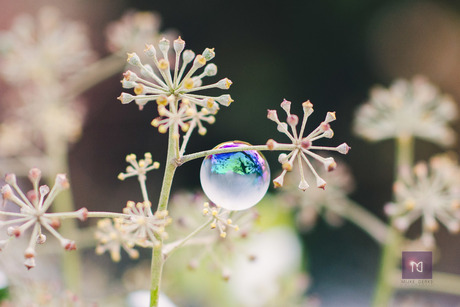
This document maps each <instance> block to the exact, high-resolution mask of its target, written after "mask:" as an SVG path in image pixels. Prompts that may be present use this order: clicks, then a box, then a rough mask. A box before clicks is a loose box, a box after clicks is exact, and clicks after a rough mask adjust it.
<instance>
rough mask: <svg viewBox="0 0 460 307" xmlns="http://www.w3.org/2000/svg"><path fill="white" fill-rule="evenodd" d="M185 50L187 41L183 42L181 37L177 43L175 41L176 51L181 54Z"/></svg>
mask: <svg viewBox="0 0 460 307" xmlns="http://www.w3.org/2000/svg"><path fill="white" fill-rule="evenodd" d="M184 48H185V41H183V40H182V38H181V37H180V36H179V37H178V38H177V39H176V40H175V41H174V51H175V52H176V53H177V54H180V53H181V52H182V51H183V50H184Z"/></svg>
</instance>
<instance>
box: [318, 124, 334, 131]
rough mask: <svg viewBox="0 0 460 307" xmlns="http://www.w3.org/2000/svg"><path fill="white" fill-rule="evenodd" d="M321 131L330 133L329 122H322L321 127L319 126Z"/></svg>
mask: <svg viewBox="0 0 460 307" xmlns="http://www.w3.org/2000/svg"><path fill="white" fill-rule="evenodd" d="M319 129H320V130H321V131H328V130H330V129H331V125H329V124H328V123H327V122H322V123H321V124H320V125H319Z"/></svg>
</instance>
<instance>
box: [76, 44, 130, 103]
mask: <svg viewBox="0 0 460 307" xmlns="http://www.w3.org/2000/svg"><path fill="white" fill-rule="evenodd" d="M123 57H124V55H123V54H121V53H113V54H111V55H109V56H107V57H105V58H103V59H100V60H99V61H97V62H94V63H92V64H91V65H89V66H87V67H83V68H82V70H81V71H80V73H79V74H78V75H76V76H73V77H72V78H71V79H70V80H69V82H68V88H69V93H70V95H69V96H68V97H67V98H71V99H73V98H75V97H77V96H78V95H80V94H82V93H83V92H85V91H86V90H88V89H90V88H92V87H94V86H95V85H96V84H98V83H100V82H101V81H103V80H105V79H107V78H108V77H110V76H113V75H114V74H116V73H118V72H120V71H121V70H122V69H123V67H124V66H125V65H126V61H125V60H124V59H123Z"/></svg>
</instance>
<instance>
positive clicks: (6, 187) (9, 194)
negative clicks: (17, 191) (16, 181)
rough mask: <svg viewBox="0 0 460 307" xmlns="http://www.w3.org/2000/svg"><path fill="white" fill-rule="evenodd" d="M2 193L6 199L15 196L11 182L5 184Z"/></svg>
mask: <svg viewBox="0 0 460 307" xmlns="http://www.w3.org/2000/svg"><path fill="white" fill-rule="evenodd" d="M0 193H1V194H2V196H3V199H5V200H6V199H10V198H11V197H13V189H11V186H10V185H9V184H5V185H4V186H3V187H2V189H1V190H0Z"/></svg>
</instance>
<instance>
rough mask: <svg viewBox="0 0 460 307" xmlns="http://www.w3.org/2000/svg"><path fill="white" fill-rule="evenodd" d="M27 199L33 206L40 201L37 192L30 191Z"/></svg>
mask: <svg viewBox="0 0 460 307" xmlns="http://www.w3.org/2000/svg"><path fill="white" fill-rule="evenodd" d="M26 197H27V199H28V200H29V201H30V202H31V203H32V204H35V203H36V202H37V201H38V195H37V193H36V192H35V190H30V191H28V192H27V193H26Z"/></svg>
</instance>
